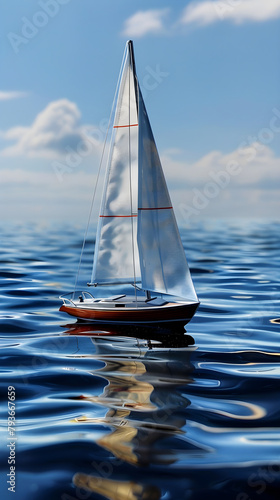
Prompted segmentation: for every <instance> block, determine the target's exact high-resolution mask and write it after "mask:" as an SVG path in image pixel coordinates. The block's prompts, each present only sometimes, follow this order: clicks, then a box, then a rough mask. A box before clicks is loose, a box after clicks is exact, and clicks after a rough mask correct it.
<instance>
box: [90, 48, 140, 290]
mask: <svg viewBox="0 0 280 500" xmlns="http://www.w3.org/2000/svg"><path fill="white" fill-rule="evenodd" d="M132 57H133V53H132V50H129V45H128V46H127V49H126V55H125V59H124V64H123V70H122V76H121V80H120V85H119V92H118V100H117V104H116V110H115V119H114V126H113V127H114V128H113V136H112V139H111V146H110V153H109V160H108V164H107V173H106V180H105V186H104V191H103V200H102V203H101V209H100V215H99V222H98V227H97V236H96V245H95V253H94V262H93V272H92V279H91V281H92V283H101V284H102V283H135V282H136V281H138V282H139V281H140V265H139V255H138V249H137V241H136V240H137V206H138V113H137V102H136V95H137V94H136V88H135V85H136V81H135V77H134V63H133V59H132Z"/></svg>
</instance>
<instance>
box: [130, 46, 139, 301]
mask: <svg viewBox="0 0 280 500" xmlns="http://www.w3.org/2000/svg"><path fill="white" fill-rule="evenodd" d="M129 56H130V57H129V73H128V103H129V104H128V123H129V125H130V107H131V102H130V76H131V74H130V72H131V68H132V59H131V51H130V53H129ZM128 164H129V189H130V214H131V239H132V264H133V278H134V292H135V302H136V307H137V290H136V270H135V253H134V229H133V217H132V214H133V211H132V208H133V207H132V179H131V134H130V126H129V127H128Z"/></svg>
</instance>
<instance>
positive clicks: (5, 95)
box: [0, 90, 28, 101]
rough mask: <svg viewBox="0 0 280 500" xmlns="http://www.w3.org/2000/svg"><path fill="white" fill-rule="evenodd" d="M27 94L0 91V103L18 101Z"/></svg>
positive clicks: (14, 91)
mask: <svg viewBox="0 0 280 500" xmlns="http://www.w3.org/2000/svg"><path fill="white" fill-rule="evenodd" d="M27 95H28V94H27V92H20V91H16V90H9V91H4V90H0V101H8V100H10V99H18V98H20V97H26V96H27Z"/></svg>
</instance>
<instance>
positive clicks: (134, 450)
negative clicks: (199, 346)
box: [66, 322, 205, 500]
mask: <svg viewBox="0 0 280 500" xmlns="http://www.w3.org/2000/svg"><path fill="white" fill-rule="evenodd" d="M66 333H67V334H68V335H77V336H80V335H82V336H90V339H88V340H89V341H91V342H92V343H93V344H94V348H95V354H94V358H95V359H96V358H97V359H98V360H101V361H103V362H104V367H102V368H101V369H99V370H95V371H94V375H95V376H100V377H102V378H103V379H105V380H106V382H107V385H106V386H105V387H104V389H103V392H102V393H101V394H99V395H88V396H84V395H81V396H80V399H83V400H86V401H89V402H92V403H94V404H95V405H96V404H99V405H102V406H103V407H105V408H106V409H107V411H106V414H105V416H104V417H102V418H95V417H93V418H89V417H85V416H81V417H78V418H76V419H75V420H74V421H75V422H77V423H79V424H81V423H83V422H84V423H86V424H87V425H88V424H91V423H92V425H95V424H99V425H100V424H104V426H105V429H106V426H108V427H109V428H110V431H109V432H108V431H107V432H106V430H105V431H104V434H103V435H102V436H101V437H100V438H98V440H97V441H96V443H97V444H98V445H99V446H101V447H102V448H103V449H105V450H107V451H109V452H110V453H112V455H113V456H114V457H115V459H118V460H117V462H118V468H117V470H118V479H117V480H114V478H113V477H112V476H113V472H112V474H111V475H110V477H98V476H96V477H95V476H94V475H92V474H91V475H90V476H89V475H86V474H83V473H82V471H79V472H78V473H77V474H76V475H75V476H74V480H73V481H74V484H75V485H76V486H77V487H82V488H85V489H86V490H89V491H92V492H96V493H99V494H101V495H103V496H105V498H109V499H112V500H117V499H120V500H125V499H127V500H130V499H131V500H134V499H142V498H143V499H144V498H145V499H147V500H148V499H157V498H160V497H161V493H160V490H159V489H158V487H157V486H153V485H149V484H139V482H134V481H128V480H127V479H128V477H127V476H125V475H124V476H125V479H126V480H124V481H120V480H119V473H120V467H119V465H124V464H131V465H133V466H148V465H169V464H172V463H175V462H176V461H177V460H178V458H179V454H180V448H181V451H184V453H186V448H189V450H190V453H192V454H193V453H194V454H197V453H199V454H201V453H202V451H203V452H205V450H204V449H203V450H202V449H201V448H200V447H197V446H196V445H195V444H194V443H191V442H188V439H187V433H186V430H185V425H186V418H185V417H184V415H185V413H184V411H183V410H184V409H185V408H186V407H187V406H188V405H189V404H190V401H189V400H188V399H187V398H186V397H184V396H183V395H182V394H180V392H179V391H177V390H176V389H177V388H179V387H182V386H185V385H187V384H188V383H189V382H191V381H192V379H191V373H192V370H193V367H192V364H191V361H190V358H191V354H192V352H193V351H194V350H195V349H196V347H194V346H193V345H192V344H193V343H194V340H193V339H192V337H190V336H188V335H186V334H184V331H179V332H178V333H174V332H172V334H170V335H168V334H165V335H163V334H162V335H161V336H159V335H157V334H155V335H154V336H153V335H151V333H150V334H149V337H148V336H147V335H148V333H147V331H146V330H142V331H141V330H140V329H138V331H137V338H136V337H132V336H131V335H129V336H124V335H125V330H123V331H122V335H123V336H118V337H113V336H110V331H105V330H104V331H102V330H98V328H97V327H96V326H93V325H87V324H83V323H79V322H77V323H76V324H75V325H69V327H68V330H67V332H66ZM102 333H103V336H102ZM114 333H115V332H114ZM128 333H130V332H128ZM145 336H146V338H145ZM141 337H142V339H141ZM153 337H156V339H155V338H153ZM159 339H160V340H159ZM178 438H179V440H180V441H181V439H183V442H182V443H181V445H180V443H179V442H178ZM174 440H175V441H174Z"/></svg>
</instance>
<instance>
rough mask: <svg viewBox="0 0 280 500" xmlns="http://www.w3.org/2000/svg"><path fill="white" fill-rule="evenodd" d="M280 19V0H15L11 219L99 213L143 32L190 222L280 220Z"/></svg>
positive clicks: (151, 92)
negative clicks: (118, 111) (118, 103)
mask: <svg viewBox="0 0 280 500" xmlns="http://www.w3.org/2000/svg"><path fill="white" fill-rule="evenodd" d="M279 19H280V0H266V2H264V1H263V0H225V1H221V2H217V1H211V0H210V1H204V0H201V1H193V2H187V1H181V0H177V1H176V2H173V3H171V2H163V1H153V0H152V1H149V2H148V1H146V0H142V1H141V2H140V1H138V0H136V1H134V2H131V1H128V0H122V1H112V0H111V1H109V0H103V1H102V2H101V1H96V0H83V1H82V2H78V1H77V0H36V1H33V0H29V2H22V1H21V0H13V1H12V2H6V3H5V5H3V6H2V15H1V20H0V25H1V52H0V61H1V80H0V110H1V122H0V180H1V200H2V204H3V209H2V210H1V217H2V219H3V220H15V221H22V222H24V221H27V220H28V221H32V220H37V221H52V220H60V221H67V220H73V221H75V222H81V221H82V222H81V223H82V224H83V222H85V221H86V218H87V215H88V210H89V206H90V199H91V195H92V191H93V187H94V182H95V178H96V174H97V169H98V163H99V159H100V154H101V149H102V141H103V139H104V135H105V129H106V122H107V120H108V117H109V114H110V108H111V104H112V99H113V95H114V91H115V86H116V81H117V77H118V73H119V68H120V64H121V59H122V55H123V50H124V46H125V42H126V40H127V39H129V38H131V39H133V41H134V48H135V56H136V66H137V73H138V77H139V81H140V84H141V86H142V90H143V93H144V96H145V100H146V105H147V109H148V112H149V115H150V120H151V123H152V127H153V130H154V135H155V137H156V141H157V145H158V148H159V151H160V154H161V157H162V163H163V168H164V171H165V173H166V178H167V181H168V185H169V186H170V193H171V198H172V199H173V202H174V206H175V210H176V214H177V218H178V221H179V224H180V225H184V224H185V225H188V224H189V223H192V221H195V220H199V219H200V218H204V217H212V218H216V217H219V216H225V217H231V216H237V217H240V216H246V217H255V216H257V217H270V218H271V217H272V218H277V217H278V213H279V167H280V159H279V158H280V146H279V144H280V142H279V137H280V95H279V94H280V92H279V83H280V59H279V47H280V44H279V42H280V30H279V24H280V21H279ZM85 137H90V138H91V139H90V143H87V147H86V146H85V144H84V142H83V141H84V138H85ZM83 148H84V149H83ZM85 148H86V149H85ZM98 193H100V189H99V190H98ZM97 201H98V199H97Z"/></svg>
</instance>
